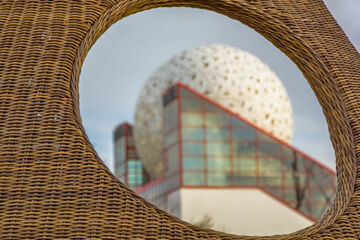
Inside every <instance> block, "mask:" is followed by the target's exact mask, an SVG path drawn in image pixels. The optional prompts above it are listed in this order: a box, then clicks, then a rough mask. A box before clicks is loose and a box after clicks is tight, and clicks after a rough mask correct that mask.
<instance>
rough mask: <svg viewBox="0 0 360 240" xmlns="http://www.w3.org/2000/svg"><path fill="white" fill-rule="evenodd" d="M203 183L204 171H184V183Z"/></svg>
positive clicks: (191, 184) (195, 184)
mask: <svg viewBox="0 0 360 240" xmlns="http://www.w3.org/2000/svg"><path fill="white" fill-rule="evenodd" d="M204 184H205V175H204V173H187V172H185V173H184V185H190V186H203V185H204Z"/></svg>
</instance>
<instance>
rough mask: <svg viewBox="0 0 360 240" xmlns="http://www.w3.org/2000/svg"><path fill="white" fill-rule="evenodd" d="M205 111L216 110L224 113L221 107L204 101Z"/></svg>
mask: <svg viewBox="0 0 360 240" xmlns="http://www.w3.org/2000/svg"><path fill="white" fill-rule="evenodd" d="M205 111H206V112H218V113H222V114H226V113H225V111H224V110H222V109H221V108H219V107H217V106H215V105H214V104H211V103H205Z"/></svg>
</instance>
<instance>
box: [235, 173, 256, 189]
mask: <svg viewBox="0 0 360 240" xmlns="http://www.w3.org/2000/svg"><path fill="white" fill-rule="evenodd" d="M233 181H234V185H236V186H256V175H255V172H254V174H252V175H250V174H244V173H241V174H234V176H233Z"/></svg>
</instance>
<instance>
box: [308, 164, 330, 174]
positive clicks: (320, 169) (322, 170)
mask: <svg viewBox="0 0 360 240" xmlns="http://www.w3.org/2000/svg"><path fill="white" fill-rule="evenodd" d="M313 165H314V166H313V169H312V170H313V173H325V174H326V173H328V171H326V169H325V168H323V167H322V166H320V165H317V164H314V163H313Z"/></svg>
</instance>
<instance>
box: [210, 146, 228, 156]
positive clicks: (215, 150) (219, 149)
mask: <svg viewBox="0 0 360 240" xmlns="http://www.w3.org/2000/svg"><path fill="white" fill-rule="evenodd" d="M206 153H207V154H208V155H217V156H220V155H229V153H230V144H228V143H207V151H206Z"/></svg>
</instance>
